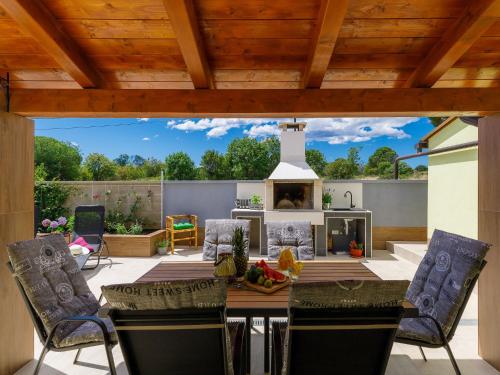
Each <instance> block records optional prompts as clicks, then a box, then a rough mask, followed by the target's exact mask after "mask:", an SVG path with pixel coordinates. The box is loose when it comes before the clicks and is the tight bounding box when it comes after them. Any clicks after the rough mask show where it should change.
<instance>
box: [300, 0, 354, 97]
mask: <svg viewBox="0 0 500 375" xmlns="http://www.w3.org/2000/svg"><path fill="white" fill-rule="evenodd" d="M348 3H349V0H335V1H334V0H322V1H321V7H320V11H319V16H318V21H317V24H316V29H315V31H314V38H313V39H312V47H311V50H310V52H309V56H308V58H307V64H306V67H305V70H304V75H303V77H302V87H303V88H320V87H321V83H322V82H323V78H324V77H325V74H326V71H327V69H328V65H329V64H330V60H331V58H332V55H333V50H334V49H335V43H336V42H337V37H338V35H339V32H340V28H341V27H342V23H343V21H344V17H345V14H346V12H347V6H348Z"/></svg>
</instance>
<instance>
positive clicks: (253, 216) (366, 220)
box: [231, 208, 372, 257]
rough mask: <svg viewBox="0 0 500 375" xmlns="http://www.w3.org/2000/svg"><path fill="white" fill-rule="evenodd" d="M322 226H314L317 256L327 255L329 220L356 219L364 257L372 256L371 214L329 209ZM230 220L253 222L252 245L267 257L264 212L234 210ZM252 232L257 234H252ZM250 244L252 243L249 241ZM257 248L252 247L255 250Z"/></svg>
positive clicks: (363, 210) (360, 210)
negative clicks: (361, 230) (359, 228)
mask: <svg viewBox="0 0 500 375" xmlns="http://www.w3.org/2000/svg"><path fill="white" fill-rule="evenodd" d="M323 214H324V225H315V231H314V248H315V252H316V255H317V256H326V255H327V235H326V234H327V227H328V224H329V222H330V221H331V220H330V219H333V218H342V219H358V220H362V223H363V228H364V233H363V235H362V237H363V242H364V245H365V253H366V257H371V256H372V212H371V211H370V210H366V209H364V208H353V209H345V210H342V209H331V210H323ZM231 218H232V219H246V220H253V221H254V223H253V225H252V226H251V231H252V233H251V234H250V235H251V237H253V236H255V237H254V241H253V243H256V244H260V247H259V253H260V254H261V255H267V232H266V226H265V223H264V210H254V209H249V208H235V209H233V210H231ZM254 232H257V234H256V233H254ZM251 242H252V241H251ZM255 247H257V246H253V247H252V248H255Z"/></svg>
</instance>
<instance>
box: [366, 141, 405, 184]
mask: <svg viewBox="0 0 500 375" xmlns="http://www.w3.org/2000/svg"><path fill="white" fill-rule="evenodd" d="M397 157H398V154H397V153H396V151H394V150H393V149H392V148H390V147H387V146H384V147H380V148H378V149H377V150H375V152H374V153H373V155H372V156H370V157H369V158H368V163H367V164H366V166H365V174H366V175H368V176H379V177H380V176H381V175H382V174H384V173H386V172H387V171H386V169H387V165H386V163H388V164H390V165H392V164H393V163H394V161H395V160H396V158H397Z"/></svg>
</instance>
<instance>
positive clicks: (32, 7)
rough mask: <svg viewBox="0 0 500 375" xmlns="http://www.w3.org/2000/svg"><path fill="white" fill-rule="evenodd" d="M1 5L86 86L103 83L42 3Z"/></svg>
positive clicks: (8, 0)
mask: <svg viewBox="0 0 500 375" xmlns="http://www.w3.org/2000/svg"><path fill="white" fill-rule="evenodd" d="M0 5H1V6H2V7H3V8H4V10H5V11H6V12H7V13H8V14H9V16H11V17H12V18H13V19H14V20H15V21H16V22H17V23H18V24H19V26H20V27H21V28H22V29H24V31H25V32H26V33H28V34H29V35H30V36H31V37H33V38H34V39H36V40H37V41H38V42H39V43H40V45H41V46H42V48H43V49H44V50H45V51H46V52H47V53H48V54H49V55H50V56H51V57H52V58H53V59H54V60H55V61H57V63H58V64H59V65H60V66H61V67H62V68H63V69H64V70H65V71H67V72H68V74H70V75H71V76H72V77H73V79H74V80H75V81H76V82H78V83H79V84H80V85H81V86H82V87H84V88H86V87H99V86H100V85H101V77H100V76H99V73H98V72H97V71H96V70H95V69H94V68H93V67H92V65H91V64H90V62H89V61H88V60H87V58H86V57H85V56H84V55H83V54H82V53H81V51H80V50H79V48H78V46H77V45H76V44H75V43H74V41H73V40H71V38H70V37H69V36H68V34H66V33H64V32H63V31H62V30H61V28H60V26H59V25H58V23H57V21H56V19H55V18H54V17H53V16H52V14H50V12H49V11H48V10H47V8H46V7H45V6H44V5H43V4H42V3H40V2H36V1H29V0H1V1H0Z"/></svg>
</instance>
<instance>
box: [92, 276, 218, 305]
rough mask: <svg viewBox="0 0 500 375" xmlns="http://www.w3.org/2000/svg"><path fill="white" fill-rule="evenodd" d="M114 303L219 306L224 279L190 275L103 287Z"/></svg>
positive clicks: (104, 292)
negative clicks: (189, 278) (168, 279)
mask: <svg viewBox="0 0 500 375" xmlns="http://www.w3.org/2000/svg"><path fill="white" fill-rule="evenodd" d="M101 289H102V294H103V295H104V297H105V298H106V301H107V302H108V304H109V305H110V306H111V307H114V308H117V309H121V310H162V309H183V308H193V307H196V308H197V307H207V306H209V307H218V306H225V304H226V295H227V292H226V283H225V281H224V280H221V279H216V278H210V279H191V280H175V281H162V282H161V281H160V282H151V283H134V284H117V285H107V286H103V287H101Z"/></svg>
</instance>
